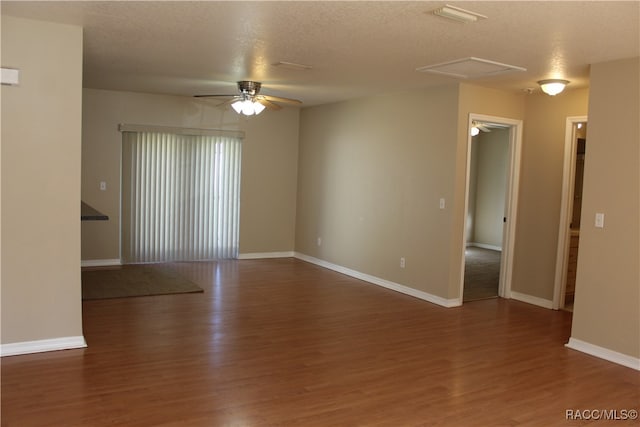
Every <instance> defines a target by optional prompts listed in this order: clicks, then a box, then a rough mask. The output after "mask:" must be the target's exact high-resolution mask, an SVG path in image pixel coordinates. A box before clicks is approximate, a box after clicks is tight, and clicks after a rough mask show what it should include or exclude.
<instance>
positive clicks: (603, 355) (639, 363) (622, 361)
mask: <svg viewBox="0 0 640 427" xmlns="http://www.w3.org/2000/svg"><path fill="white" fill-rule="evenodd" d="M565 347H567V348H570V349H572V350H577V351H581V352H583V353H586V354H589V355H591V356H595V357H598V358H600V359H604V360H608V361H609V362H613V363H617V364H618V365H622V366H626V367H627V368H631V369H635V370H636V371H640V358H637V357H632V356H628V355H626V354H622V353H618V352H617V351H613V350H609V349H608V348H604V347H600V346H599V345H595V344H590V343H588V342H586V341H582V340H579V339H577V338H569V342H568V343H566V344H565Z"/></svg>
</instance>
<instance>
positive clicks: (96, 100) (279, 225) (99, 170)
mask: <svg viewBox="0 0 640 427" xmlns="http://www.w3.org/2000/svg"><path fill="white" fill-rule="evenodd" d="M83 100H84V105H83V132H82V198H83V200H84V201H85V202H87V203H89V204H90V205H92V206H94V207H95V208H96V209H98V210H100V211H102V212H104V213H106V214H107V215H109V218H110V220H109V221H85V222H83V224H82V259H83V260H113V259H119V258H120V252H119V238H120V234H119V233H120V231H119V230H120V216H119V212H120V156H121V151H120V150H121V134H120V132H119V131H118V124H121V123H126V124H142V125H160V126H176V127H188V128H214V129H227V130H242V131H244V132H245V139H244V143H243V148H242V178H241V179H242V183H241V213H240V253H241V254H246V253H255V252H281V251H292V250H293V245H294V229H295V197H296V176H297V156H298V151H297V138H298V115H299V110H297V109H293V108H285V109H283V110H280V111H277V112H273V111H265V112H263V113H262V114H261V115H259V116H252V117H250V118H247V117H245V116H239V115H238V114H236V113H235V112H233V111H232V110H231V109H230V108H226V109H224V108H222V109H221V108H217V107H215V104H214V103H213V102H212V101H207V100H198V99H194V98H188V97H180V96H168V95H152V94H142V93H133V92H118V91H105V90H95V89H84V91H83ZM101 181H105V182H107V191H100V189H99V185H100V182H101Z"/></svg>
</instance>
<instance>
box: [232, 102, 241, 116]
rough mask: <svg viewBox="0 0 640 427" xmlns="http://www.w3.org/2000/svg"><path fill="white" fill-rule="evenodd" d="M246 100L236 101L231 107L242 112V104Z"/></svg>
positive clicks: (237, 111)
mask: <svg viewBox="0 0 640 427" xmlns="http://www.w3.org/2000/svg"><path fill="white" fill-rule="evenodd" d="M243 102H244V101H242V100H238V101H236V102H234V103H233V104H231V108H233V109H234V111H235V112H236V113H238V114H240V113H242V104H243Z"/></svg>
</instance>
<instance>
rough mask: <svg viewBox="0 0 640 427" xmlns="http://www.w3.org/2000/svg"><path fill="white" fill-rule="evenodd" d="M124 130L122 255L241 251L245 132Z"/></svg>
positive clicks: (203, 255) (196, 256)
mask: <svg viewBox="0 0 640 427" xmlns="http://www.w3.org/2000/svg"><path fill="white" fill-rule="evenodd" d="M122 135H123V150H122V257H123V262H125V263H150V262H166V261H199V260H211V259H221V258H236V257H237V256H238V239H239V217H240V160H241V152H242V150H241V148H242V140H241V139H240V138H236V137H228V136H216V135H213V136H212V135H182V134H173V133H165V132H128V131H124V132H123V134H122Z"/></svg>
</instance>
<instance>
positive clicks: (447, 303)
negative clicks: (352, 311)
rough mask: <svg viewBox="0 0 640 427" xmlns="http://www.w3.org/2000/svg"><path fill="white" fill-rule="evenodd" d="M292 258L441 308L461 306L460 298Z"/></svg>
mask: <svg viewBox="0 0 640 427" xmlns="http://www.w3.org/2000/svg"><path fill="white" fill-rule="evenodd" d="M294 256H295V257H296V258H298V259H300V260H302V261H307V262H310V263H312V264H315V265H318V266H320V267H324V268H328V269H329V270H333V271H337V272H338V273H342V274H346V275H347V276H351V277H354V278H356V279H360V280H364V281H365V282H369V283H371V284H374V285H377V286H382V287H383V288H387V289H391V290H393V291H396V292H400V293H402V294H405V295H409V296H412V297H415V298H419V299H421V300H424V301H428V302H430V303H433V304H437V305H439V306H441V307H447V308H449V307H458V306H460V305H462V301H460V298H455V299H446V298H442V297H439V296H437V295H432V294H430V293H428V292H424V291H419V290H417V289H413V288H410V287H408V286H404V285H401V284H399V283H395V282H391V281H389V280H385V279H381V278H379V277H375V276H371V275H369V274H366V273H361V272H359V271H356V270H352V269H350V268H346V267H342V266H340V265H336V264H333V263H330V262H328V261H324V260H321V259H318V258H315V257H312V256H309V255H305V254H301V253H299V252H295V255H294Z"/></svg>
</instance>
